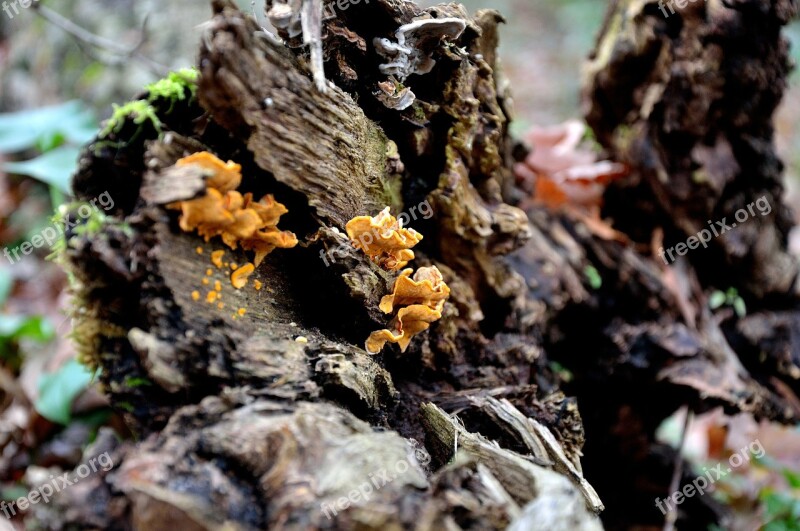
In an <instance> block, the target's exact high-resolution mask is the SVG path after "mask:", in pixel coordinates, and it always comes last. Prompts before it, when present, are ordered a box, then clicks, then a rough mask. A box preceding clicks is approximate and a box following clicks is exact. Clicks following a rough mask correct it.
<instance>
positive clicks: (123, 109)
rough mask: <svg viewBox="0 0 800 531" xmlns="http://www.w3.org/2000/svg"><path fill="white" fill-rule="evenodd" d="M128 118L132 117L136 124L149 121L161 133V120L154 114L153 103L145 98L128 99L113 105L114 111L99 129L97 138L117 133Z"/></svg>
mask: <svg viewBox="0 0 800 531" xmlns="http://www.w3.org/2000/svg"><path fill="white" fill-rule="evenodd" d="M128 118H130V119H132V120H133V123H135V124H136V125H142V124H143V123H145V122H146V121H150V123H151V124H152V125H153V128H154V129H155V130H156V131H158V134H159V135H160V134H161V125H162V124H161V120H160V119H159V118H158V116H157V115H156V110H155V108H154V107H153V105H152V104H151V103H150V102H148V101H146V100H136V101H129V102H128V103H126V104H125V105H122V106H120V105H116V104H115V105H114V112H113V114H112V115H111V118H109V119H108V121H106V124H105V126H104V127H103V130H102V131H100V135H99V138H106V137H107V136H108V135H110V134H111V133H119V132H120V131H121V130H122V126H123V125H124V124H125V121H126V120H127V119H128Z"/></svg>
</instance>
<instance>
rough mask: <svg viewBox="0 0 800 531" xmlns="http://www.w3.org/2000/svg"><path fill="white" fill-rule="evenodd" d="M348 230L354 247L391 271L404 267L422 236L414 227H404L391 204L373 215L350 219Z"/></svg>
mask: <svg viewBox="0 0 800 531" xmlns="http://www.w3.org/2000/svg"><path fill="white" fill-rule="evenodd" d="M345 230H346V231H347V236H348V237H349V238H350V241H351V242H352V244H353V247H355V248H356V249H361V250H362V251H364V252H365V253H366V254H367V256H369V257H370V259H371V260H372V261H373V262H375V263H376V264H378V265H379V266H381V267H383V268H384V269H388V270H392V271H396V270H398V269H401V268H403V267H404V266H405V265H406V264H407V263H408V262H409V261H410V260H413V259H414V251H412V250H411V248H412V247H414V246H415V245H416V244H417V243H419V242H420V240H422V234H420V233H418V232H417V231H415V230H414V229H404V228H403V227H402V224H401V223H400V222H399V221H397V219H396V218H395V217H394V216H392V215H391V214H390V213H389V207H386V208H384V209H383V210H382V211H381V212H380V213H379V214H378V215H377V216H374V217H370V216H358V217H355V218H353V219H351V220H350V221H348V222H347V225H346V226H345Z"/></svg>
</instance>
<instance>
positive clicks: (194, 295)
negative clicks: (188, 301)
mask: <svg viewBox="0 0 800 531" xmlns="http://www.w3.org/2000/svg"><path fill="white" fill-rule="evenodd" d="M192 300H195V301H199V300H200V292H199V291H193V292H192Z"/></svg>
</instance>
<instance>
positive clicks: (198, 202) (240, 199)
mask: <svg viewBox="0 0 800 531" xmlns="http://www.w3.org/2000/svg"><path fill="white" fill-rule="evenodd" d="M187 164H194V165H197V166H201V167H202V168H204V169H206V170H209V172H210V176H209V178H208V180H207V181H206V187H207V188H206V194H205V195H204V196H203V197H199V198H197V199H190V200H188V201H179V202H177V203H173V204H171V205H169V207H170V208H173V209H178V210H180V211H181V218H180V227H181V229H182V230H184V231H186V232H191V231H193V230H197V233H198V234H199V235H200V236H202V237H203V238H205V240H206V241H209V240H210V239H211V238H213V237H215V236H221V237H222V241H223V242H224V243H225V245H227V246H228V247H230V248H231V249H236V248H237V247H238V246H241V248H242V249H244V250H252V251H255V260H254V262H255V265H256V266H258V265H259V264H261V262H262V261H263V260H264V257H265V256H267V255H268V254H269V253H270V252H272V251H273V250H274V249H275V248H278V247H280V248H284V249H285V248H291V247H294V246H295V245H297V237H296V236H295V235H294V234H293V233H292V232H289V231H281V230H278V221H279V220H280V217H281V216H282V215H283V214H285V213H287V212H288V210H287V209H286V207H285V206H283V205H282V204H281V203H279V202H277V201H275V198H274V197H273V196H272V195H265V196H264V197H262V198H261V200H260V201H257V202H256V201H253V194H250V193H247V194H244V195H242V194H241V193H239V192H238V191H236V188H238V187H239V185H240V184H241V181H242V175H241V166H240V165H239V164H235V163H233V162H228V163H227V164H226V163H224V162H222V161H221V160H219V159H218V158H217V157H215V156H214V155H212V154H210V153H207V152H201V153H195V154H193V155H190V156H188V157H185V158H183V159H180V160H179V161H178V162H176V166H183V165H187ZM212 256H213V255H212ZM212 259H213V258H212Z"/></svg>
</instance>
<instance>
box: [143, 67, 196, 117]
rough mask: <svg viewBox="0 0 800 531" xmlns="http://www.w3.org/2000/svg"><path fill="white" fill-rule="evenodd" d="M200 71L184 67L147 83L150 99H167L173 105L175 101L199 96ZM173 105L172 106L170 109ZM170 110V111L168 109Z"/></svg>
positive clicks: (151, 100)
mask: <svg viewBox="0 0 800 531" xmlns="http://www.w3.org/2000/svg"><path fill="white" fill-rule="evenodd" d="M199 76H200V73H199V72H198V71H197V69H196V68H184V69H182V70H178V71H177V72H170V73H169V74H168V75H167V77H165V78H164V79H160V80H158V81H156V82H155V83H152V84H150V85H147V86H146V87H145V90H146V91H147V92H148V94H149V95H148V97H147V99H148V101H150V102H154V101H156V100H158V99H163V100H167V101H169V102H170V105H171V106H174V105H175V103H177V102H179V101H183V100H185V99H186V98H187V97H188V98H190V99H191V98H194V97H195V96H197V78H198V77H199ZM171 110H172V107H170V111H171ZM167 112H169V111H167Z"/></svg>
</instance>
